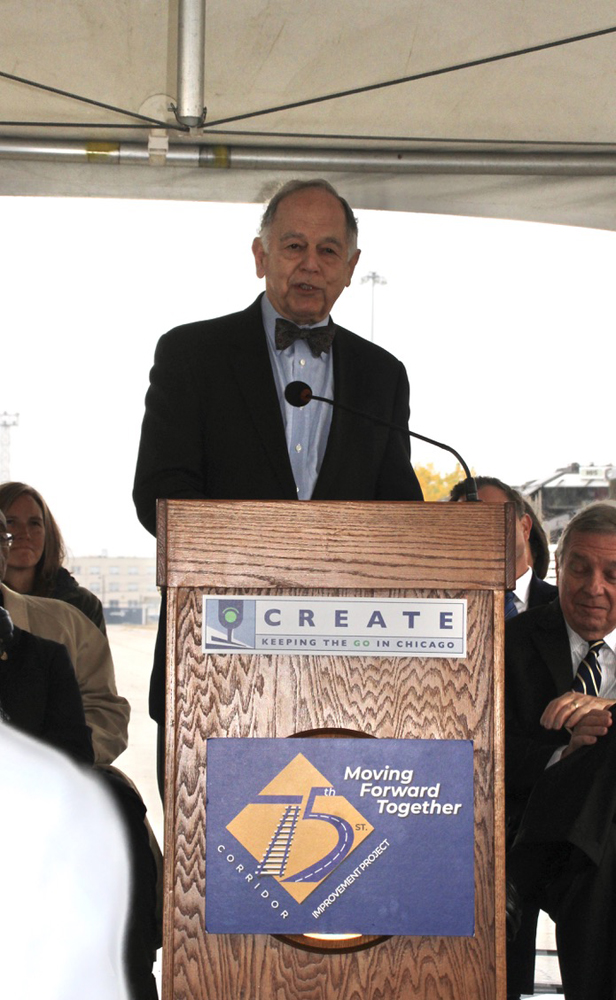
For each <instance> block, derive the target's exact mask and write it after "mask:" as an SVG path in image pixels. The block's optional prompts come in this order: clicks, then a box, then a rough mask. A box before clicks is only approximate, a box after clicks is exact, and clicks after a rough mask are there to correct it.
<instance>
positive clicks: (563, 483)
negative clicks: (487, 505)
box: [519, 462, 616, 543]
mask: <svg viewBox="0 0 616 1000" xmlns="http://www.w3.org/2000/svg"><path fill="white" fill-rule="evenodd" d="M519 489H520V492H521V493H522V494H523V495H524V496H525V497H528V499H529V500H530V502H531V503H532V505H533V507H534V509H535V511H536V512H537V514H538V516H539V517H540V518H541V520H542V522H543V527H544V528H545V532H546V534H547V536H548V539H549V541H550V542H552V543H555V542H557V541H558V539H559V538H560V536H561V534H562V532H563V529H564V528H565V526H566V525H567V523H568V522H569V521H570V520H571V518H572V517H573V515H574V514H577V512H578V511H579V510H581V508H582V507H586V506H587V505H588V504H589V503H592V502H593V500H608V499H611V500H615V499H616V466H615V465H593V464H591V465H579V464H578V463H577V462H573V463H572V464H571V465H569V466H567V468H564V469H557V470H556V472H553V473H551V475H549V476H545V477H544V478H542V479H536V480H533V481H531V482H529V483H524V485H523V486H520V487H519Z"/></svg>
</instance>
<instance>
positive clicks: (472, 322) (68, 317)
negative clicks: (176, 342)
mask: <svg viewBox="0 0 616 1000" xmlns="http://www.w3.org/2000/svg"><path fill="white" fill-rule="evenodd" d="M0 211H1V213H2V241H1V244H0V265H1V276H2V282H3V286H4V287H3V303H2V328H3V335H2V367H1V376H0V377H1V382H0V413H1V412H4V411H7V412H9V413H19V424H18V426H17V427H14V428H13V429H12V431H11V468H10V474H11V478H13V479H19V480H24V481H26V482H29V483H31V484H32V485H33V486H35V487H36V488H37V489H39V490H40V491H41V492H42V493H43V495H44V496H45V498H46V499H47V501H48V503H49V505H50V507H51V509H52V510H53V512H54V514H55V515H56V517H57V519H58V521H59V523H60V526H61V528H62V530H63V533H64V535H65V538H66V541H67V543H68V545H69V548H70V550H71V552H72V553H73V554H74V555H97V554H99V553H101V552H102V551H104V550H106V551H108V552H109V554H110V555H151V554H153V553H154V541H153V539H151V538H150V537H149V536H148V535H147V533H146V532H145V531H144V529H143V528H141V526H140V525H139V523H138V521H137V519H136V516H135V514H134V509H133V506H132V501H131V489H132V478H133V472H134V464H135V455H136V450H137V443H138V439H139V428H140V422H141V417H142V411H143V397H144V394H145V391H146V388H147V384H148V372H149V369H150V366H151V363H152V358H153V353H154V347H155V344H156V341H157V340H158V337H159V336H160V335H161V334H162V333H164V332H165V331H166V330H167V329H169V328H170V327H172V326H176V325H177V324H179V323H184V322H188V321H192V320H196V319H202V318H208V317H211V316H216V315H220V314H222V313H226V312H231V311H234V310H236V309H239V308H243V307H244V306H245V305H247V304H248V303H249V302H251V301H252V299H253V298H254V297H255V296H256V295H257V294H258V292H259V291H260V290H261V287H262V283H261V282H260V281H258V279H257V278H256V276H255V274H254V266H253V259H252V254H251V251H250V245H251V242H252V238H253V236H254V234H255V232H256V229H257V226H258V221H259V218H260V214H261V207H260V206H255V205H217V204H208V203H195V202H191V203H182V202H153V201H152V202H147V201H142V202H131V201H110V200H97V199H60V198H53V199H52V198H36V199H35V198H6V197H5V198H0ZM358 217H359V224H360V241H359V244H360V247H361V248H362V256H361V259H360V261H359V264H358V266H357V270H356V272H355V278H354V280H353V284H352V285H351V287H350V288H349V289H347V290H346V291H345V292H344V293H343V295H342V297H341V299H340V300H339V302H338V303H337V304H336V306H335V308H334V311H333V315H334V318H335V319H336V320H337V321H338V322H339V323H341V324H342V325H344V326H348V327H350V328H351V329H353V330H355V331H356V332H357V333H359V334H361V335H363V336H366V337H370V327H371V294H372V286H371V284H370V283H369V282H366V283H364V284H362V282H361V278H362V277H363V276H364V275H366V274H368V273H370V272H371V271H375V272H377V273H378V274H379V275H381V276H382V277H383V278H385V279H386V281H387V284H386V285H377V286H376V288H375V322H374V326H375V337H374V339H375V341H376V342H377V343H379V344H381V345H382V346H383V347H386V348H387V349H388V350H390V351H392V352H393V353H394V354H396V355H397V356H398V357H399V358H401V359H402V361H404V363H405V365H406V367H407V370H408V373H409V379H410V383H411V408H412V414H411V428H412V429H415V430H418V431H419V432H420V433H423V434H427V435H429V436H432V437H435V438H437V439H440V440H444V441H446V442H448V443H450V444H452V445H453V446H454V447H455V448H456V449H457V450H458V451H460V452H461V453H462V455H463V456H464V457H465V459H466V460H467V462H468V463H469V464H470V465H472V466H474V468H475V469H476V471H477V472H478V473H481V474H487V475H496V476H499V477H500V478H502V479H504V480H506V481H508V482H510V483H513V484H518V485H519V484H521V483H523V482H525V481H528V480H530V479H534V478H536V477H539V476H542V475H547V474H549V473H550V472H552V471H553V470H554V469H556V468H558V467H561V466H564V465H568V464H569V463H570V462H576V461H577V462H580V463H587V462H596V463H598V464H607V463H612V462H614V463H616V443H615V441H614V423H615V421H614V414H613V397H614V390H613V378H614V365H613V357H614V296H613V287H614V275H615V274H616V234H614V233H611V232H610V233H607V232H600V231H596V230H586V229H573V228H566V227H561V226H548V225H542V224H537V223H521V222H501V221H497V220H484V219H462V218H453V217H446V216H434V215H413V214H407V213H393V212H368V211H363V212H359V213H358ZM604 387H605V388H604ZM413 459H414V461H415V462H416V463H417V464H425V463H426V462H432V463H433V464H434V465H435V466H436V467H437V468H438V469H440V470H441V471H443V472H448V471H450V469H451V468H453V465H454V464H455V460H454V459H453V458H452V459H451V461H450V460H449V456H448V455H446V454H445V453H442V452H439V451H436V450H435V449H433V448H431V447H429V446H427V445H423V444H418V445H416V446H414V448H413Z"/></svg>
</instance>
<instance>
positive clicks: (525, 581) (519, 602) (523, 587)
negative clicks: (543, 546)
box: [513, 566, 533, 615]
mask: <svg viewBox="0 0 616 1000" xmlns="http://www.w3.org/2000/svg"><path fill="white" fill-rule="evenodd" d="M532 578H533V571H532V567H530V566H529V567H528V569H527V570H526V572H525V573H522V576H520V577H518V579H517V580H516V582H515V589H514V590H513V600H514V603H515V606H516V608H517V609H518V614H520V615H521V614H522V612H523V611H527V610H528V592H529V590H530V581H531V580H532Z"/></svg>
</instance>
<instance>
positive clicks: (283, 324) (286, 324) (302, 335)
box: [276, 316, 336, 358]
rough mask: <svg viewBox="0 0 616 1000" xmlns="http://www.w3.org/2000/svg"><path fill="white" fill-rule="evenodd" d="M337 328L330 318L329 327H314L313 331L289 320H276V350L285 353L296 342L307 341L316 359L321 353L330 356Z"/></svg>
mask: <svg viewBox="0 0 616 1000" xmlns="http://www.w3.org/2000/svg"><path fill="white" fill-rule="evenodd" d="M335 332H336V327H335V325H334V323H333V320H332V318H331V316H330V318H329V323H328V324H327V326H313V327H312V329H304V330H303V329H302V328H301V327H299V326H296V325H295V323H292V322H291V320H289V319H277V320H276V349H277V350H278V351H284V350H285V349H286V348H287V347H290V346H291V344H293V343H295V341H296V340H305V341H307V343H308V347H309V348H310V351H311V353H312V356H313V357H314V358H318V357H320V355H321V353H322V352H324V353H325V354H329V351H330V349H331V346H332V340H333V339H334V334H335Z"/></svg>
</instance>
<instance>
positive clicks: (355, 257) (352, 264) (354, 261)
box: [345, 250, 361, 288]
mask: <svg viewBox="0 0 616 1000" xmlns="http://www.w3.org/2000/svg"><path fill="white" fill-rule="evenodd" d="M360 254H361V250H356V251H355V253H354V254H353V256H352V257H351V259H350V260H349V263H348V268H349V280H348V281H347V283H346V286H345V287H346V288H348V287H349V285H350V284H351V278H352V277H353V271H354V270H355V267H356V265H357V261H358V260H359V255H360Z"/></svg>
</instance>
